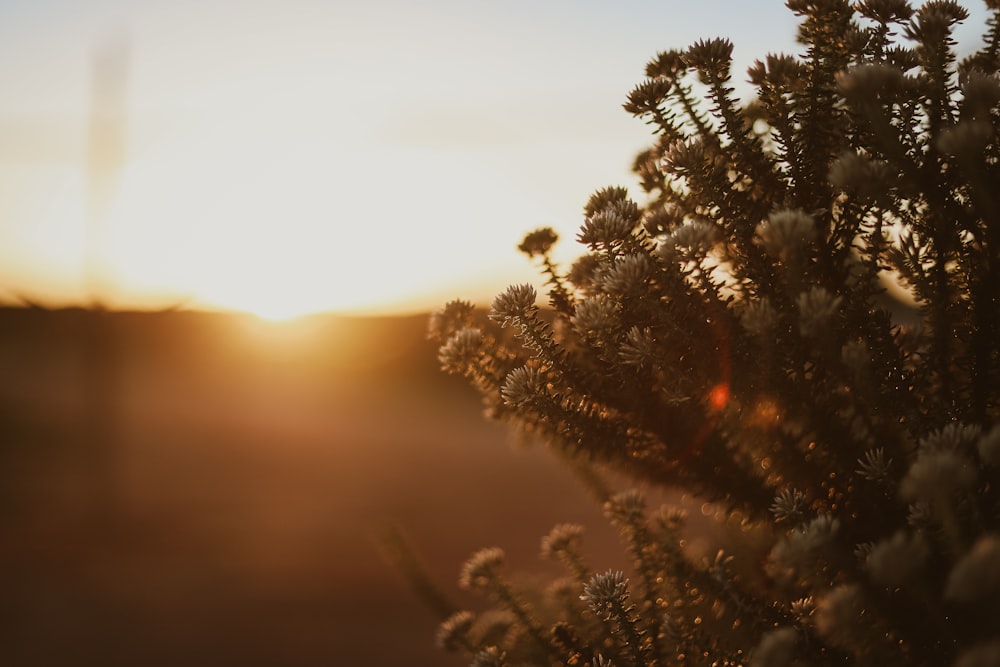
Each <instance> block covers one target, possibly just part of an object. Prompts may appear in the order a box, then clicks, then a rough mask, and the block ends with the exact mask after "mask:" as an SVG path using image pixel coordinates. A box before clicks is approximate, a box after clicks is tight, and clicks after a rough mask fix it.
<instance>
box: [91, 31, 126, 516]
mask: <svg viewBox="0 0 1000 667" xmlns="http://www.w3.org/2000/svg"><path fill="white" fill-rule="evenodd" d="M128 60H129V56H128V42H127V39H126V36H125V34H124V33H117V34H114V35H111V36H109V37H105V38H104V39H103V40H102V41H101V42H100V43H99V44H98V47H97V49H96V50H95V52H94V55H93V63H92V72H91V76H92V79H91V108H90V119H89V122H90V126H89V136H88V147H87V164H86V206H87V211H86V214H87V249H86V251H87V252H86V266H85V272H86V275H85V280H86V287H87V291H88V293H89V299H90V304H89V308H88V309H87V310H86V311H85V313H84V319H85V323H84V332H83V335H84V341H83V345H84V350H83V353H84V354H83V364H84V371H83V378H82V381H83V390H84V392H86V403H85V405H86V406H87V414H86V420H87V421H86V424H85V429H84V434H83V435H84V438H85V440H86V443H85V444H86V448H87V451H86V452H84V456H85V457H86V459H87V460H88V461H89V463H88V470H87V473H88V476H89V477H90V481H91V482H92V486H90V485H88V486H90V488H91V492H92V499H91V500H92V501H93V503H94V507H93V510H94V512H95V514H96V516H95V517H94V518H95V519H97V520H98V521H101V522H104V523H106V524H109V526H110V523H111V522H113V521H114V519H115V518H116V516H117V512H118V510H119V507H118V504H119V502H120V498H119V491H120V489H119V486H120V479H119V477H120V476H119V471H118V468H119V458H120V456H121V452H120V451H119V450H120V448H119V443H118V442H117V440H118V438H117V422H118V416H119V415H118V411H119V400H118V391H119V388H118V346H117V341H116V339H115V335H114V334H115V327H114V324H115V322H114V317H113V314H112V313H110V312H108V311H107V309H106V305H105V304H106V301H107V298H108V296H109V295H110V293H111V288H112V285H111V280H110V278H111V275H110V268H109V261H108V260H109V257H108V240H109V229H108V227H109V217H110V211H111V207H112V204H113V202H114V198H115V193H116V190H117V186H118V181H119V177H120V174H121V169H122V165H123V163H124V158H125V130H126V126H125V120H126V112H125V101H126V84H127V78H126V77H127V70H128Z"/></svg>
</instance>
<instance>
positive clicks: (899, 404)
mask: <svg viewBox="0 0 1000 667" xmlns="http://www.w3.org/2000/svg"><path fill="white" fill-rule="evenodd" d="M986 4H987V6H988V8H989V12H990V18H989V20H988V25H987V30H986V34H985V37H984V46H983V47H982V48H981V50H979V51H978V52H976V53H975V54H974V55H972V56H970V57H968V58H965V59H964V60H961V61H960V60H959V59H958V57H957V56H956V54H955V41H954V38H953V30H954V28H955V26H956V24H958V23H959V22H961V21H963V20H965V19H967V18H968V13H967V11H966V10H965V9H963V8H962V7H961V6H960V5H959V4H958V3H956V2H954V1H952V0H931V1H929V2H925V3H924V4H923V5H922V6H920V7H919V8H917V9H914V8H913V7H912V6H911V5H910V3H909V2H907V1H906V0H861V1H858V2H853V3H850V2H847V0H788V2H787V6H788V8H789V9H790V10H792V11H793V12H795V13H796V14H797V15H798V16H799V17H800V18H801V21H800V27H799V34H798V38H799V41H800V42H801V44H802V45H803V46H804V53H803V55H802V56H801V57H794V56H788V55H768V56H767V57H766V58H764V59H763V60H760V61H757V62H755V63H754V64H753V66H752V67H751V68H750V70H749V79H750V82H751V83H752V85H753V86H754V88H755V90H756V98H755V99H754V100H753V101H752V102H750V103H748V104H742V103H741V102H740V101H739V100H738V99H737V97H736V96H735V94H734V90H733V87H732V82H731V76H732V73H731V65H732V45H731V44H730V42H728V41H727V40H724V39H715V40H708V41H700V42H698V43H696V44H694V45H693V46H691V47H690V48H688V49H687V50H684V51H667V52H664V53H660V54H658V55H657V56H656V57H655V58H654V59H653V60H652V62H650V63H649V64H648V66H647V68H646V76H647V78H646V80H645V81H644V82H642V83H641V84H639V85H638V86H637V87H636V88H635V89H634V90H633V91H632V92H631V93H630V94H629V96H628V101H627V103H626V104H625V108H626V109H627V110H628V111H629V112H631V113H632V114H634V115H636V116H638V117H640V118H643V119H645V120H646V121H647V122H648V123H649V124H651V125H652V127H653V129H654V130H655V136H656V141H655V143H654V145H653V146H652V147H651V148H649V149H648V150H646V151H645V152H643V153H642V154H640V155H639V156H638V158H637V159H636V161H635V172H636V174H637V175H638V177H639V180H640V183H641V187H642V189H643V191H644V192H645V197H644V201H643V203H637V202H636V201H634V200H633V198H631V197H630V195H629V193H628V191H627V190H626V189H625V188H621V187H610V188H606V189H602V190H599V191H598V192H596V193H595V194H594V195H593V196H592V197H591V198H590V201H589V202H587V205H586V207H585V209H584V214H585V220H584V223H583V225H582V228H581V230H580V233H579V236H578V241H579V242H580V243H581V244H582V245H584V246H585V247H586V251H585V252H584V254H583V255H582V256H581V257H580V258H579V259H578V260H577V261H576V262H575V263H574V264H573V265H572V267H570V268H569V269H568V270H566V271H563V270H562V269H561V268H560V267H559V266H557V265H556V263H555V262H554V261H553V260H552V258H551V254H550V251H551V249H552V247H553V244H554V243H555V242H556V241H557V239H556V235H555V233H554V232H553V231H552V230H550V229H542V230H538V231H534V232H532V233H530V234H528V235H527V236H526V237H525V239H524V241H523V243H522V244H521V246H520V249H521V250H522V251H523V252H524V253H526V254H527V255H528V256H530V257H532V258H535V259H536V260H537V261H539V263H540V266H541V270H542V272H543V274H544V276H545V278H546V284H547V291H548V301H549V304H550V306H551V307H550V308H545V309H543V308H540V307H539V306H538V305H537V304H536V297H537V295H536V291H535V289H534V288H533V287H531V286H529V285H516V286H513V287H511V288H509V289H508V290H507V291H506V292H504V293H503V294H501V295H500V296H498V297H497V298H496V300H495V301H494V302H493V306H492V309H491V310H490V312H489V314H488V316H484V315H482V314H481V313H480V312H479V311H477V310H476V309H474V308H473V307H472V305H470V304H469V303H466V302H461V301H455V302H452V303H449V304H448V305H447V306H446V307H445V308H444V310H443V311H442V312H440V313H438V314H436V315H435V316H434V318H433V319H432V322H431V337H432V338H433V339H435V340H436V341H437V342H438V343H440V345H441V347H440V360H441V363H442V365H443V367H444V369H445V370H446V371H448V372H450V373H455V374H460V375H464V376H466V377H467V378H469V380H471V382H472V383H473V384H474V385H475V386H476V387H477V388H478V389H479V391H480V392H482V394H483V396H484V398H485V401H486V406H487V409H488V413H489V414H490V415H491V416H492V417H495V418H500V419H504V420H509V421H511V422H513V423H515V424H518V425H520V426H521V427H523V428H526V429H528V430H529V431H531V432H533V433H535V434H537V436H539V437H540V439H542V440H544V441H545V442H546V443H548V444H549V445H551V447H552V448H553V449H554V450H555V451H557V452H559V453H560V454H561V455H563V456H565V457H567V459H569V460H571V461H573V462H581V461H583V462H586V463H587V464H588V465H592V466H598V467H600V466H610V467H612V468H615V469H617V470H618V471H620V472H623V473H624V474H625V475H627V476H631V477H633V478H634V479H636V480H641V481H642V484H643V486H645V487H647V488H650V487H652V488H659V487H662V488H664V489H680V490H683V491H685V492H686V493H688V494H691V495H692V496H694V497H696V498H699V499H700V501H703V502H705V503H708V504H709V505H708V506H709V507H711V508H714V516H715V518H717V519H718V521H719V524H720V526H721V529H720V530H718V531H716V532H715V533H713V534H714V535H715V536H716V538H715V539H717V540H718V542H719V543H718V549H717V550H716V549H715V548H713V549H712V550H710V551H708V552H707V553H708V554H709V556H706V555H705V553H706V552H704V551H703V552H702V553H700V554H696V553H693V552H692V551H691V549H689V548H688V547H689V544H690V540H689V539H687V538H688V537H689V535H688V533H689V531H690V530H691V527H690V526H689V525H688V523H687V522H686V521H685V518H684V516H683V513H682V512H681V511H678V510H677V509H674V508H670V507H665V508H662V509H660V510H659V511H655V512H650V511H649V510H648V509H647V507H646V503H645V500H644V499H643V496H642V494H640V493H638V492H636V491H626V492H624V493H619V494H615V495H610V496H608V497H606V498H604V499H603V500H604V501H605V509H606V512H607V515H608V517H609V519H610V520H611V521H612V522H613V523H614V524H615V525H617V526H618V527H619V528H620V529H621V532H622V535H623V537H624V544H625V546H626V548H627V551H628V561H627V562H626V563H625V564H623V567H622V571H608V572H593V571H591V570H590V569H589V568H588V566H587V564H586V562H585V560H584V557H583V554H582V551H581V541H582V539H583V536H582V528H581V527H580V526H575V525H562V526H557V527H556V528H555V529H553V531H552V533H550V534H549V535H548V536H546V537H545V538H544V540H543V542H542V549H543V555H546V556H549V557H552V558H554V559H557V560H559V561H561V562H563V563H564V564H565V566H566V572H567V579H566V580H565V581H559V582H556V583H555V584H554V585H553V587H552V588H551V589H550V590H547V591H532V590H517V589H516V588H515V587H514V586H513V585H512V584H511V581H510V578H509V576H508V575H505V573H504V570H503V560H504V554H503V552H502V551H501V550H499V549H497V548H491V549H486V550H484V551H481V552H479V553H477V554H476V555H474V556H473V557H472V559H471V560H470V561H469V562H468V563H467V564H466V565H465V568H464V569H463V571H462V577H461V584H462V585H463V586H465V587H467V588H469V589H474V590H479V591H482V592H484V593H486V594H487V595H488V596H489V597H490V598H491V599H492V600H493V601H494V602H495V603H496V608H495V609H493V610H491V611H487V612H480V613H478V614H474V613H472V612H462V613H460V614H457V615H455V616H452V617H451V618H449V619H448V620H447V621H445V623H444V624H443V625H442V628H441V634H440V640H441V643H442V645H444V646H447V647H449V648H453V649H456V650H463V651H466V652H468V654H469V656H470V659H471V660H472V664H474V665H510V666H511V667H513V666H514V665H521V664H536V665H547V664H567V665H594V666H596V665H612V664H613V665H616V666H617V667H629V666H634V667H639V666H646V665H675V664H676V665H680V664H683V665H705V666H708V665H713V666H721V665H758V666H764V665H767V666H773V667H779V666H786V665H810V666H822V665H845V664H848V665H873V666H876V665H878V666H881V665H926V666H928V667H931V666H940V665H955V666H958V667H972V666H986V665H991V666H995V665H1000V423H998V413H1000V391H998V389H1000V353H998V339H1000V76H998V71H1000V2H998V1H997V0H987V2H986ZM696 91H698V92H696ZM702 92H703V93H704V98H702V96H701V94H702ZM705 100H707V104H706V102H705ZM890 287H891V288H892V289H893V290H895V291H897V292H900V293H902V294H903V295H904V298H905V299H907V300H909V301H911V302H912V304H913V305H912V306H911V305H909V304H904V305H899V301H898V300H896V299H894V298H892V296H891V293H889V292H888V291H887V290H888V289H889V288H890Z"/></svg>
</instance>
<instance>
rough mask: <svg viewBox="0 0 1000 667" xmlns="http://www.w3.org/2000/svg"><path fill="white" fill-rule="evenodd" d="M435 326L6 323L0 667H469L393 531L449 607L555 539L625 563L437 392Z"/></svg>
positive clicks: (0, 363) (54, 317) (69, 319)
mask: <svg viewBox="0 0 1000 667" xmlns="http://www.w3.org/2000/svg"><path fill="white" fill-rule="evenodd" d="M425 322H426V319H425V318H424V317H414V318H387V319H344V318H336V317H317V318H311V319H309V320H306V321H299V322H296V323H294V324H293V325H289V324H284V325H276V324H268V323H265V322H260V321H257V320H254V319H252V318H246V317H237V316H226V315H218V314H203V313H202V314H199V313H185V312H174V313H157V314H148V313H147V314H138V313H132V314H130V313H118V314H108V313H93V312H86V311H80V310H68V311H42V310H34V309H30V310H29V309H3V310H0V429H2V430H0V434H2V441H0V588H2V590H3V591H4V594H3V603H2V604H0V664H3V665H9V666H11V667H20V666H35V665H74V666H80V665H102V666H105V667H114V666H119V665H120V666H122V667H124V666H129V667H131V666H134V665H144V666H147V667H156V666H160V665H162V666H164V667H166V666H171V667H173V666H177V665H185V666H188V667H194V666H199V665H206V666H220V667H224V666H227V665H234V666H235V665H242V666H256V665H274V666H275V667H278V666H281V667H305V666H313V665H316V666H319V665H350V666H354V665H358V666H361V665H399V664H411V665H423V664H441V665H458V664H464V663H463V661H461V660H455V659H454V658H452V657H450V656H449V655H447V654H444V653H442V652H440V651H438V650H437V649H436V648H435V647H434V646H433V635H434V628H435V627H436V623H437V622H436V619H435V618H434V616H433V614H431V613H430V612H429V611H428V610H427V609H426V608H425V606H424V605H423V604H422V603H421V602H420V601H419V600H418V599H417V597H416V596H415V595H414V594H413V593H412V592H411V591H410V589H409V588H408V587H407V585H406V583H405V581H404V578H403V577H402V576H401V575H400V574H399V572H398V571H396V570H395V569H393V568H392V567H390V566H389V565H388V564H387V563H386V560H385V559H384V558H382V556H381V554H380V549H379V547H378V540H377V539H376V536H377V535H379V534H380V531H382V530H383V529H384V528H385V527H386V526H396V527H398V528H399V529H400V530H402V532H403V533H404V534H405V535H406V536H407V538H408V539H409V540H410V541H411V543H412V544H413V545H414V546H415V548H416V550H417V552H418V553H419V555H420V557H421V559H422V560H423V561H424V563H425V564H426V565H427V567H428V570H429V571H430V573H431V574H432V575H433V576H434V577H435V578H436V579H437V580H438V581H440V582H442V583H443V584H444V588H445V591H446V593H447V594H448V595H449V596H452V597H453V598H454V599H455V600H456V602H457V603H458V604H461V605H470V604H474V603H475V602H477V600H476V599H475V598H469V597H466V596H464V594H462V593H461V592H459V591H457V589H456V587H455V585H454V581H455V579H456V577H457V573H458V569H459V567H460V565H461V563H462V562H463V561H464V560H465V558H466V557H467V556H468V555H469V554H471V553H472V552H473V551H475V550H476V549H478V548H480V547H484V546H494V545H498V546H503V547H504V548H505V549H506V550H507V552H508V556H509V559H510V560H511V562H512V568H513V569H529V570H530V569H537V568H538V567H539V566H540V561H539V560H538V558H537V552H538V543H539V539H540V537H541V536H542V535H543V534H544V533H546V532H547V531H548V529H549V528H550V527H551V526H552V525H553V524H554V523H557V522H561V521H580V522H584V523H586V524H587V525H588V539H589V540H590V541H591V543H592V544H595V545H596V544H601V545H603V546H601V547H600V548H599V549H598V548H596V547H595V549H594V551H593V563H594V566H595V568H606V567H610V566H621V565H622V562H621V561H620V560H614V559H615V558H616V557H617V554H618V553H619V552H618V550H617V547H616V546H614V543H615V540H614V538H613V536H612V533H611V530H610V529H609V528H608V527H607V526H606V525H605V523H604V521H603V520H602V519H600V518H599V517H600V514H599V512H598V511H597V508H596V507H595V506H594V503H593V501H591V500H590V498H589V497H588V496H587V495H586V493H585V492H584V491H583V489H582V486H581V485H580V484H579V483H578V482H577V481H576V480H575V479H574V478H573V477H572V475H571V473H570V472H569V471H568V470H566V469H564V468H563V467H562V466H561V465H560V464H559V463H558V462H556V461H555V460H554V459H553V458H552V457H551V456H550V455H549V454H548V453H547V452H546V451H544V450H542V449H539V448H531V449H525V448H517V447H514V446H512V443H511V442H510V437H509V435H508V434H507V432H506V430H505V429H504V428H503V427H500V426H498V425H493V424H488V423H486V422H485V421H484V420H483V419H482V418H481V417H480V413H479V407H478V399H477V398H476V397H475V396H473V395H472V394H471V392H470V391H469V390H466V388H465V387H464V386H462V385H461V384H460V383H458V382H456V381H453V380H452V379H451V378H446V377H444V376H443V375H441V374H440V373H438V371H437V369H436V361H435V359H434V351H433V349H432V348H431V346H430V345H429V344H428V343H427V342H426V341H425V340H424V338H423V334H424V330H425ZM541 566H542V567H544V565H541Z"/></svg>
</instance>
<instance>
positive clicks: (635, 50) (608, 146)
mask: <svg viewBox="0 0 1000 667" xmlns="http://www.w3.org/2000/svg"><path fill="white" fill-rule="evenodd" d="M969 4H970V7H971V8H974V9H975V10H976V11H977V12H978V14H976V15H974V17H973V18H972V19H970V21H969V22H968V23H969V24H971V26H972V29H971V31H969V35H970V37H971V38H972V39H973V40H974V39H975V37H977V33H978V32H979V27H980V26H982V25H983V22H982V21H983V19H982V17H983V12H982V10H981V4H975V5H972V4H971V3H969ZM795 25H796V21H795V17H794V16H793V15H792V14H791V12H789V11H788V10H787V9H786V8H785V7H784V3H783V2H782V1H781V0H761V1H758V2H748V1H746V0H701V1H700V2H690V0H655V1H654V0H648V1H647V0H619V1H617V2H614V3H611V2H600V1H597V0H576V1H574V2H571V1H568V0H552V1H548V2H540V1H538V0H535V1H528V0H503V1H501V0H423V1H422V2H418V3H417V2H404V1H402V0H368V1H367V2H363V3H362V2H356V1H354V2H344V1H338V0H332V1H328V2H316V1H307V0H281V1H280V2H279V1H278V0H240V1H236V0H86V1H81V0H30V1H28V0H17V1H12V0H0V301H11V300H17V299H27V300H30V301H32V302H38V303H42V304H45V305H52V306H58V305H66V304H74V303H90V302H93V301H95V300H97V301H100V302H101V303H103V304H105V305H107V306H110V307H120V308H162V307H177V306H180V307H191V308H221V309H233V310H243V311H249V312H254V313H258V314H260V315H263V316H267V317H275V318H278V317H290V316H294V315H298V314H303V313H309V312H317V311H326V310H335V311H341V312H353V313H390V312H414V311H419V310H428V309H432V308H435V307H437V306H439V305H441V304H443V303H444V302H445V301H447V300H449V299H452V298H466V299H470V300H473V301H477V302H488V300H489V298H490V297H491V296H492V295H493V294H495V293H497V292H499V291H501V290H502V289H504V287H505V286H506V285H508V284H510V283H514V282H526V281H534V282H536V283H537V282H538V281H537V277H536V275H537V274H536V272H535V270H534V268H533V267H532V266H531V264H530V263H529V262H528V260H527V259H526V258H524V257H523V256H522V255H520V254H519V253H518V252H517V250H516V246H517V244H518V243H519V241H520V239H521V237H522V236H523V234H524V233H525V232H528V231H531V230H532V229H535V228H538V227H541V226H550V227H553V228H554V229H556V230H557V231H558V232H559V234H560V235H561V237H562V239H563V240H562V242H561V244H560V256H561V257H562V258H563V259H564V261H568V260H569V259H570V258H572V257H573V256H575V254H576V253H577V252H578V249H579V248H578V246H577V245H576V243H575V241H574V240H573V239H574V237H575V234H576V230H577V229H578V227H579V225H580V223H581V222H582V208H583V205H584V204H585V202H586V200H587V197H588V196H589V194H590V193H591V192H592V191H593V190H595V189H597V188H600V187H603V186H607V185H625V186H628V187H630V188H631V189H633V191H636V192H637V190H636V188H635V184H636V181H635V179H634V177H633V176H632V175H631V174H630V172H629V166H630V164H631V161H632V158H633V156H634V155H635V154H636V153H637V152H638V151H639V150H641V149H642V148H644V147H645V146H647V145H648V144H649V143H650V142H651V135H650V133H649V129H648V128H647V127H646V126H645V125H644V124H643V123H642V122H641V121H640V120H638V119H635V118H632V117H631V116H629V115H628V114H627V113H626V112H625V111H624V110H622V108H621V104H622V103H623V102H624V100H625V97H626V95H627V93H628V91H629V90H630V89H631V88H632V87H633V86H634V85H635V84H636V83H638V82H639V81H640V80H641V79H642V76H643V69H644V66H645V63H646V62H647V61H648V60H650V59H651V58H652V57H653V56H654V55H655V53H656V52H657V51H661V50H666V49H669V48H683V47H686V46H688V45H689V44H691V43H693V42H694V41H696V40H698V39H701V38H710V37H717V36H725V37H729V38H730V39H731V40H732V41H733V42H734V44H735V60H736V67H735V78H736V81H737V82H738V83H739V82H742V81H743V80H744V79H745V76H744V72H745V71H746V68H747V66H748V65H749V64H750V63H751V62H752V61H753V60H754V59H755V58H759V57H763V56H764V55H765V54H766V53H768V52H776V51H783V52H789V53H797V52H798V50H799V49H798V46H797V45H796V44H795V42H794V34H795ZM102 120H103V121H104V124H103V125H101V124H99V123H100V122H101V121H102ZM94 137H103V140H102V141H103V143H102V141H98V142H97V143H94ZM115 141H118V142H119V143H120V147H119V148H118V149H115V146H116V145H118V144H116V143H115ZM93 146H99V147H100V148H96V149H95V148H93ZM108 146H110V148H108ZM637 194H638V192H637Z"/></svg>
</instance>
